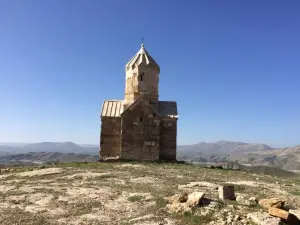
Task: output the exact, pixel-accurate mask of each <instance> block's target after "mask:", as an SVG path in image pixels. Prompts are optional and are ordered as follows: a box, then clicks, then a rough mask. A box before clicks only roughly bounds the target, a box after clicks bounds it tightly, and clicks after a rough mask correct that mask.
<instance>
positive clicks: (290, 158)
mask: <svg viewBox="0 0 300 225" xmlns="http://www.w3.org/2000/svg"><path fill="white" fill-rule="evenodd" d="M177 159H178V160H184V161H192V162H201V163H211V162H214V163H220V162H228V161H230V162H238V163H239V164H244V165H252V166H253V165H261V166H271V167H279V168H282V169H286V170H300V146H296V147H292V148H281V149H280V148H272V147H270V146H268V145H264V144H249V143H243V142H228V141H218V142H214V143H205V142H200V143H198V144H195V145H186V146H178V149H177Z"/></svg>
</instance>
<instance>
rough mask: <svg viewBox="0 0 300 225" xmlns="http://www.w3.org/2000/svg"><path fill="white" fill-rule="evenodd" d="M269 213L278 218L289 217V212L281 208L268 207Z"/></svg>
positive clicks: (285, 218)
mask: <svg viewBox="0 0 300 225" xmlns="http://www.w3.org/2000/svg"><path fill="white" fill-rule="evenodd" d="M269 214H270V215H271V216H276V217H279V218H281V219H284V220H287V219H288V217H289V212H287V211H285V210H283V209H278V208H275V207H271V208H269Z"/></svg>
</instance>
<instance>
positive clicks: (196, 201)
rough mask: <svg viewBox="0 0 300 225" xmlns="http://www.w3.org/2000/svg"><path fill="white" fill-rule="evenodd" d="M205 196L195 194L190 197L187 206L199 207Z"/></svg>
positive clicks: (201, 193)
mask: <svg viewBox="0 0 300 225" xmlns="http://www.w3.org/2000/svg"><path fill="white" fill-rule="evenodd" d="M203 196H204V192H193V193H191V194H189V195H188V199H187V204H188V205H189V206H190V207H195V206H197V205H199V203H200V201H201V199H202V198H203Z"/></svg>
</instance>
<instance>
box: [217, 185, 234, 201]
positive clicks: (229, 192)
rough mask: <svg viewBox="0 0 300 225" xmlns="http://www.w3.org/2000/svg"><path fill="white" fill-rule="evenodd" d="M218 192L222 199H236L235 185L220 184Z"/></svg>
mask: <svg viewBox="0 0 300 225" xmlns="http://www.w3.org/2000/svg"><path fill="white" fill-rule="evenodd" d="M218 192H219V198H220V199H222V200H226V199H227V200H235V195H234V186H233V185H226V186H219V189H218Z"/></svg>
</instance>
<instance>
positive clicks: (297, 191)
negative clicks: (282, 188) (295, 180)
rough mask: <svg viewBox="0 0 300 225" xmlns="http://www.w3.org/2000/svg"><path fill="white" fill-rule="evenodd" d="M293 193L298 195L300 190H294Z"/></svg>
mask: <svg viewBox="0 0 300 225" xmlns="http://www.w3.org/2000/svg"><path fill="white" fill-rule="evenodd" d="M291 194H293V195H296V196H300V190H295V191H292V192H291Z"/></svg>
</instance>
